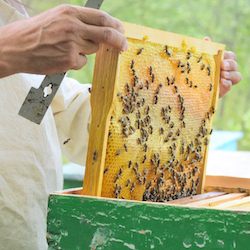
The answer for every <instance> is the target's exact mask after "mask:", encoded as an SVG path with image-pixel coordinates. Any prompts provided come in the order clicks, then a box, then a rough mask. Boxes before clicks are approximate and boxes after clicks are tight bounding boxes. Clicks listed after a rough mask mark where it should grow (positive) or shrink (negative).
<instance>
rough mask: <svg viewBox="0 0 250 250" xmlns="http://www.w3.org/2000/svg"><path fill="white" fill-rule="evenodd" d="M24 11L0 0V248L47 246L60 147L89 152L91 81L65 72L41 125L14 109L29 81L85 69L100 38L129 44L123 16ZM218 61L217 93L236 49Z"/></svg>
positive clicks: (233, 74)
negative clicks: (84, 81) (83, 82)
mask: <svg viewBox="0 0 250 250" xmlns="http://www.w3.org/2000/svg"><path fill="white" fill-rule="evenodd" d="M27 17H28V15H27V13H26V11H25V9H24V7H23V5H22V4H20V3H18V1H17V0H0V100H1V101H0V105H1V108H0V112H1V115H0V154H1V157H0V249H1V250H16V249H18V250H23V249H25V250H40V249H42V250H44V249H47V243H46V215H47V199H48V194H49V193H51V192H54V191H55V190H60V189H62V184H63V175H62V152H63V154H64V155H66V156H67V157H68V158H69V159H70V160H71V161H74V162H76V163H78V164H82V165H84V164H85V159H86V152H87V145H88V127H89V122H90V100H89V99H90V94H89V92H88V88H89V87H90V85H81V84H79V83H78V82H77V81H75V80H73V79H69V78H66V79H65V80H64V81H63V82H62V84H61V87H60V89H59V90H58V93H57V95H56V96H55V98H54V100H53V102H52V104H51V107H49V109H48V111H47V113H46V115H45V117H44V119H43V121H42V123H41V124H40V125H37V124H35V123H32V122H30V121H29V120H26V119H24V118H23V117H21V116H19V115H18V111H19V109H20V107H21V105H22V103H23V101H24V99H25V97H26V95H27V94H28V92H29V90H30V88H31V87H32V86H33V87H35V88H38V86H39V85H40V84H41V82H42V80H43V78H44V75H49V74H52V73H56V72H65V71H67V70H69V69H75V70H77V69H80V68H82V67H83V66H84V65H85V64H86V63H87V58H86V56H85V55H88V54H92V53H95V52H97V50H98V46H99V43H106V44H109V45H111V46H113V47H115V48H116V49H118V50H120V51H126V50H127V48H128V44H127V41H126V38H125V36H124V35H123V34H122V32H123V26H122V23H121V22H120V21H119V20H117V19H115V18H113V17H111V16H109V15H108V14H107V13H104V12H102V11H99V10H95V9H88V8H83V7H73V6H69V5H61V6H58V7H56V8H54V9H51V10H49V11H46V12H44V13H42V14H40V15H38V16H35V17H32V18H27ZM221 66H222V70H223V71H222V74H221V75H222V78H221V96H222V95H224V94H225V93H226V92H227V91H228V90H229V89H230V88H231V86H232V84H236V83H238V82H239V81H240V79H241V75H240V73H239V72H237V69H238V66H237V62H236V57H235V54H234V53H233V52H226V54H225V60H224V61H223V62H222V64H221ZM68 138H71V141H70V142H69V143H66V144H64V143H63V142H64V141H65V140H67V139H68Z"/></svg>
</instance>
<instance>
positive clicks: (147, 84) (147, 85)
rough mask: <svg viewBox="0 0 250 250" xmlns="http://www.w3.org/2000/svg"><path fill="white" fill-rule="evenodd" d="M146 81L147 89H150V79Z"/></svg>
mask: <svg viewBox="0 0 250 250" xmlns="http://www.w3.org/2000/svg"><path fill="white" fill-rule="evenodd" d="M146 83H147V89H149V81H148V80H147V81H146Z"/></svg>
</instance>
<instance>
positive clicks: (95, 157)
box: [93, 150, 97, 161]
mask: <svg viewBox="0 0 250 250" xmlns="http://www.w3.org/2000/svg"><path fill="white" fill-rule="evenodd" d="M96 159H97V150H95V151H94V153H93V160H94V161H95V160H96Z"/></svg>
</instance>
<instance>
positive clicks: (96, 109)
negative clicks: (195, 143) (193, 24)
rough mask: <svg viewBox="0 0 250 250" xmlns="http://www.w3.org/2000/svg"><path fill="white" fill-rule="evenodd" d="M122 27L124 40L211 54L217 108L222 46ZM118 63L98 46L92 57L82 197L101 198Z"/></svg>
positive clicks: (115, 55)
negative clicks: (184, 46)
mask: <svg viewBox="0 0 250 250" xmlns="http://www.w3.org/2000/svg"><path fill="white" fill-rule="evenodd" d="M124 27H125V35H126V37H128V38H134V39H138V40H143V39H144V38H145V36H147V37H148V41H150V42H154V43H161V44H168V45H169V46H176V47H181V46H182V44H183V41H184V40H185V41H186V43H187V44H189V47H190V48H191V47H192V46H195V47H196V49H197V51H201V52H206V53H211V54H214V58H215V62H216V75H215V82H216V84H215V88H217V89H216V93H217V96H216V98H215V101H214V103H213V105H214V106H215V107H217V100H218V95H219V78H220V61H221V60H222V57H223V51H224V48H225V46H224V45H222V44H217V43H212V42H207V41H204V40H199V39H195V38H191V37H187V36H182V35H177V34H174V33H170V32H165V31H159V30H155V29H151V28H147V27H142V26H138V25H134V24H129V23H124ZM120 60H121V53H120V52H119V51H117V50H115V49H114V48H111V47H110V46H108V45H104V44H101V45H100V50H99V52H98V53H97V55H96V62H97V63H96V66H95V70H94V77H93V88H92V97H91V106H92V123H91V128H90V140H89V147H88V156H87V162H86V172H85V180H84V183H83V194H84V195H91V196H101V189H102V181H103V171H104V163H105V156H106V145H107V139H108V130H109V121H110V117H111V113H112V111H113V107H114V106H113V105H114V98H115V96H116V94H117V91H116V83H117V79H118V76H119V65H120ZM207 156H208V149H206V151H205V163H204V166H205V167H204V168H203V169H202V171H201V173H200V179H201V180H204V177H205V172H206V162H207ZM203 191H204V182H203V181H202V182H201V184H200V185H199V186H198V190H197V193H202V192H203Z"/></svg>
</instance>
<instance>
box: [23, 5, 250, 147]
mask: <svg viewBox="0 0 250 250" xmlns="http://www.w3.org/2000/svg"><path fill="white" fill-rule="evenodd" d="M85 2H86V1H83V0H53V1H49V0H43V1H38V0H23V3H25V4H27V5H29V6H30V7H31V8H33V9H31V10H29V14H30V15H31V16H33V15H36V14H39V13H41V12H43V11H46V10H47V9H50V8H53V7H55V6H57V5H60V4H65V3H66V4H72V5H78V6H83V5H84V4H85ZM101 9H102V10H103V11H106V12H108V13H109V14H110V15H112V16H114V17H117V18H119V19H120V20H122V21H126V22H131V23H136V24H140V25H143V26H148V27H152V28H156V29H161V30H166V31H170V32H174V33H178V34H183V35H187V36H192V37H196V38H200V39H203V38H204V37H205V36H209V37H210V38H211V40H212V41H214V42H219V43H224V44H226V50H231V51H234V52H235V54H236V55H237V62H238V64H239V71H240V72H241V73H242V76H243V79H242V81H241V83H240V84H238V85H236V86H233V88H232V90H231V91H230V92H229V93H228V94H227V95H226V96H225V97H223V98H221V99H220V101H219V107H218V111H217V113H216V116H215V120H214V129H219V130H235V131H243V132H244V134H245V135H244V137H243V138H242V139H241V140H240V143H239V149H240V150H250V126H249V125H250V102H249V101H250V89H249V82H250V70H249V67H250V57H249V52H250V0H230V1H228V0H188V1H187V0H179V1H175V0H157V1H152V0H123V1H115V0H105V1H104V2H103V5H102V7H101ZM93 69H94V55H92V56H89V62H88V64H87V65H86V66H85V67H84V68H83V69H81V70H79V71H70V72H69V76H71V77H74V78H76V79H77V80H78V81H80V82H82V83H86V82H91V81H92V75H93Z"/></svg>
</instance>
